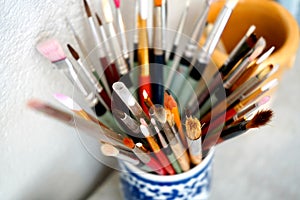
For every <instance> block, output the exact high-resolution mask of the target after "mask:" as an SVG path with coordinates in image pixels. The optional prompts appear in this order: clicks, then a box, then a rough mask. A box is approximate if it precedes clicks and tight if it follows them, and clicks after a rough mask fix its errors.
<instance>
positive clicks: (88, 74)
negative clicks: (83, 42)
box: [67, 44, 111, 108]
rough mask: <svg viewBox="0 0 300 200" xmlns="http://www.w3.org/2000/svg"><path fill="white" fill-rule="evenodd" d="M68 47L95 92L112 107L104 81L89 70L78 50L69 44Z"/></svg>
mask: <svg viewBox="0 0 300 200" xmlns="http://www.w3.org/2000/svg"><path fill="white" fill-rule="evenodd" d="M67 47H68V49H69V51H70V53H71V55H72V56H73V58H74V59H75V60H76V61H77V63H78V65H79V66H80V69H81V70H82V71H83V72H84V74H85V76H86V78H87V80H88V81H89V82H90V84H91V85H93V86H94V89H95V92H96V93H98V94H99V95H100V97H101V98H102V99H103V101H104V102H105V104H106V105H107V106H108V107H109V108H111V99H110V97H109V95H108V93H107V92H106V91H105V90H104V88H103V87H102V85H101V84H102V83H101V82H100V83H99V81H98V80H97V79H96V78H95V77H94V76H93V74H92V73H91V72H90V71H89V70H88V68H87V67H86V65H85V64H84V63H83V61H82V59H81V58H80V56H79V54H78V53H77V52H76V50H75V49H74V48H73V47H72V46H71V45H70V44H67Z"/></svg>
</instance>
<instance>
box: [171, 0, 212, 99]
mask: <svg viewBox="0 0 300 200" xmlns="http://www.w3.org/2000/svg"><path fill="white" fill-rule="evenodd" d="M204 3H205V5H204V8H203V11H202V13H201V14H200V16H199V18H198V20H197V21H196V23H195V25H194V30H193V32H192V35H191V38H190V39H189V41H188V43H187V44H186V46H185V50H184V52H183V55H182V57H181V59H180V63H179V67H178V72H179V73H181V74H182V75H183V76H184V77H187V76H188V75H189V74H193V75H192V76H193V79H195V78H197V79H198V72H194V70H192V71H193V73H192V71H191V72H189V71H190V70H189V68H190V66H192V65H193V64H194V63H193V58H194V57H195V53H196V51H197V49H198V41H199V40H200V38H201V35H202V32H203V30H204V27H205V23H206V19H207V15H208V11H209V8H210V5H211V3H212V0H206V1H205V2H204ZM172 67H175V66H172ZM175 68H177V67H175ZM175 68H173V70H172V71H171V73H170V75H169V77H168V79H171V78H172V77H173V75H174V72H175V70H176V69H175ZM185 81H186V80H185V79H179V80H178V79H173V81H172V83H171V89H172V91H174V93H175V94H176V95H177V96H181V97H183V96H185V94H184V95H181V93H182V89H183V87H184V86H186V85H188V84H187V83H186V82H185ZM192 82H193V81H192ZM192 84H193V83H192ZM193 85H194V84H193ZM185 90H186V89H185ZM187 91H189V90H187ZM188 97H189V95H188Z"/></svg>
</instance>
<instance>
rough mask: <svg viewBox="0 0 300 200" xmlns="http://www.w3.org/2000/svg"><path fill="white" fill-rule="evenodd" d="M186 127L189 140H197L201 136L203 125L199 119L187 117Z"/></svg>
mask: <svg viewBox="0 0 300 200" xmlns="http://www.w3.org/2000/svg"><path fill="white" fill-rule="evenodd" d="M185 126H186V134H187V137H188V138H189V139H191V140H196V139H198V138H199V137H200V136H201V124H200V121H199V120H198V119H197V118H192V117H187V119H186V122H185Z"/></svg>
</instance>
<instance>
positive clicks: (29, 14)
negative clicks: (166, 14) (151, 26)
mask: <svg viewBox="0 0 300 200" xmlns="http://www.w3.org/2000/svg"><path fill="white" fill-rule="evenodd" d="M174 1H175V0H174ZM194 2H195V1H194ZM90 3H91V4H94V6H95V8H97V10H99V9H100V7H99V1H93V2H90ZM129 3H132V1H130V0H124V1H123V5H122V7H123V9H124V8H125V7H127V6H126V5H129ZM193 5H195V4H193ZM173 6H177V9H174V8H175V7H173V9H171V11H170V15H171V16H173V17H172V18H169V20H170V21H174V22H176V21H177V20H178V18H179V17H180V15H178V13H179V12H178V10H179V9H181V8H182V7H183V6H184V2H183V1H181V0H176V2H174V5H173ZM199 9H200V8H199V7H192V8H191V10H192V11H193V12H197V10H199ZM0 10H1V12H0V20H1V21H0V36H1V38H0V52H1V54H0V91H1V95H0V110H1V116H0V127H1V129H0V130H1V131H0V197H1V199H78V198H80V197H82V196H83V195H85V194H86V192H88V191H89V190H90V188H91V187H92V186H93V185H94V184H95V183H96V182H97V181H99V178H98V177H99V176H100V177H101V176H102V175H103V174H106V170H107V169H106V168H104V167H103V165H101V164H100V163H99V162H98V161H96V160H94V159H93V158H92V157H91V156H90V155H89V154H88V153H87V152H86V151H85V149H84V148H83V146H82V145H81V144H80V141H79V139H78V137H77V136H76V132H75V130H74V129H72V128H69V127H67V126H66V125H64V124H61V123H60V122H57V121H55V120H53V119H50V118H48V117H46V116H43V115H41V114H39V113H35V112H33V111H31V110H29V109H28V108H26V106H25V104H26V101H27V100H28V99H30V98H32V97H36V98H40V99H43V100H46V101H48V102H51V103H55V104H56V105H58V103H57V102H55V101H54V100H53V98H52V94H53V93H54V92H60V93H65V94H68V95H72V89H73V87H72V86H71V85H70V84H68V83H67V81H66V80H65V79H64V78H63V76H61V75H60V74H59V73H58V72H57V71H55V70H53V65H52V64H51V63H50V62H49V61H48V60H46V59H45V58H44V57H42V56H41V55H40V54H39V53H38V52H37V51H36V50H35V46H36V44H37V41H38V40H40V39H44V38H47V37H55V38H56V39H58V40H59V41H60V42H61V43H62V44H65V43H66V42H70V36H69V35H70V34H69V33H68V31H67V30H66V25H65V21H64V17H65V16H68V17H69V18H70V20H71V21H72V23H73V24H74V26H75V27H76V29H77V31H78V33H79V34H80V35H81V36H82V37H83V39H84V41H85V42H87V43H88V44H89V47H90V48H91V41H89V40H88V34H87V32H86V30H85V29H86V25H85V24H84V19H83V18H82V16H83V8H82V1H77V0H76V1H75V0H68V1H52V0H22V1H18V0H2V1H1V2H0ZM124 10H125V9H124ZM128 11H129V13H130V12H132V11H133V10H131V11H130V10H128ZM126 23H127V25H128V26H130V25H129V24H130V23H129V22H128V21H126ZM170 27H171V28H173V29H175V27H176V25H175V23H173V24H171V26H170ZM103 169H106V170H104V171H103ZM100 179H101V178H100Z"/></svg>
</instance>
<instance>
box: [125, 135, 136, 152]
mask: <svg viewBox="0 0 300 200" xmlns="http://www.w3.org/2000/svg"><path fill="white" fill-rule="evenodd" d="M123 143H124V145H125V146H127V147H128V148H130V149H133V148H134V146H135V144H134V142H133V140H132V139H130V138H128V137H126V138H124V139H123Z"/></svg>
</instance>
